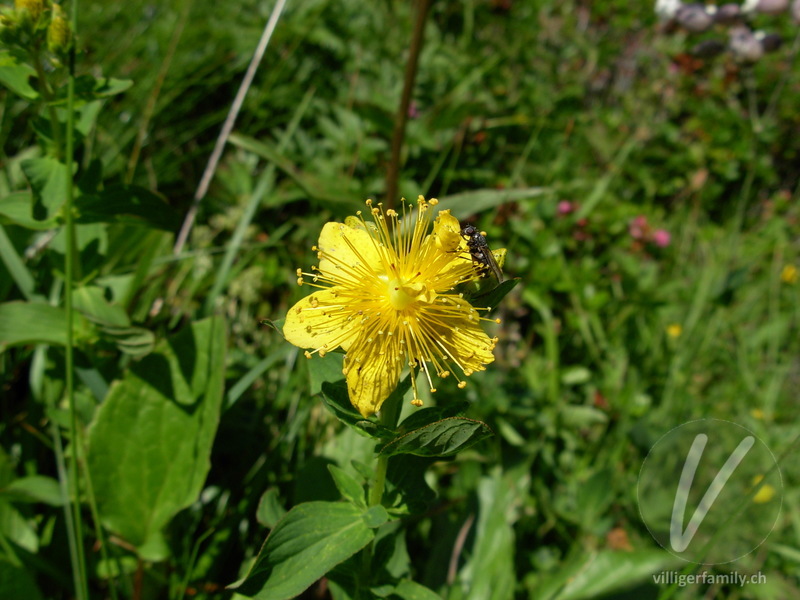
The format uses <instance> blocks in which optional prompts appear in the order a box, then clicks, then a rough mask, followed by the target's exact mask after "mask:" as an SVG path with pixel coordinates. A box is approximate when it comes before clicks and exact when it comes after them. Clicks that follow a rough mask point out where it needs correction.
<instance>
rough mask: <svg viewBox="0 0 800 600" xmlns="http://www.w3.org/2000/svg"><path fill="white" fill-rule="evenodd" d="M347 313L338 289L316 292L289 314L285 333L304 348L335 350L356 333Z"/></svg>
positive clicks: (292, 341)
mask: <svg viewBox="0 0 800 600" xmlns="http://www.w3.org/2000/svg"><path fill="white" fill-rule="evenodd" d="M346 314H347V313H346V312H345V311H344V310H343V309H342V304H341V301H340V300H339V298H338V296H337V291H336V289H335V288H332V289H327V290H320V291H318V292H314V293H313V294H311V295H310V296H306V297H305V298H303V299H302V300H300V301H299V302H298V303H297V304H295V305H294V306H293V307H292V308H290V309H289V312H288V313H286V321H285V322H284V324H283V336H284V337H285V338H286V340H287V341H288V342H290V343H292V344H294V345H295V346H298V347H300V348H314V349H315V350H319V349H323V350H325V351H330V350H335V349H336V348H338V347H339V346H341V345H343V344H345V345H346V344H347V343H348V342H349V341H350V340H351V338H352V337H353V336H354V335H355V329H354V326H353V322H352V321H348V320H347V318H346Z"/></svg>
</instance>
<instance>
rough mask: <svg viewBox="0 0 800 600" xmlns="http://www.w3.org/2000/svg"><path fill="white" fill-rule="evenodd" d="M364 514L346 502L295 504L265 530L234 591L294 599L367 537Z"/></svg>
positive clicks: (265, 598)
mask: <svg viewBox="0 0 800 600" xmlns="http://www.w3.org/2000/svg"><path fill="white" fill-rule="evenodd" d="M373 508H378V507H373ZM384 512H385V511H384ZM368 514H371V513H365V512H364V510H363V509H360V508H358V507H356V506H354V505H352V504H350V503H347V502H307V503H305V504H300V505H298V506H296V507H294V508H293V509H292V510H290V511H289V512H288V513H287V514H286V516H285V517H284V518H283V519H281V521H280V522H279V523H278V525H277V526H276V527H275V529H273V530H272V532H271V533H270V534H269V537H267V541H266V542H265V543H264V547H263V548H262V549H261V552H259V555H258V558H257V559H256V562H255V564H254V565H253V568H252V569H251V570H250V573H248V574H247V577H246V578H245V579H244V581H243V582H242V583H241V584H240V585H239V586H238V588H237V590H236V591H237V592H238V593H240V594H244V595H246V596H250V597H253V598H257V599H260V600H288V599H289V598H294V597H295V596H297V595H299V594H300V593H302V592H303V591H304V590H305V589H307V588H308V587H309V586H310V585H311V584H312V583H314V582H315V581H316V580H317V579H319V578H320V577H322V576H323V575H325V573H327V572H328V571H330V570H331V569H332V568H333V567H335V566H336V565H338V564H339V563H341V562H343V561H345V560H347V559H348V558H349V557H351V556H352V555H353V554H355V553H356V552H358V551H359V550H361V549H362V548H363V547H364V546H366V545H367V544H368V543H369V542H370V541H372V539H373V538H374V537H375V532H374V530H373V529H371V528H370V526H369V525H368V524H367V521H366V517H367V515H368Z"/></svg>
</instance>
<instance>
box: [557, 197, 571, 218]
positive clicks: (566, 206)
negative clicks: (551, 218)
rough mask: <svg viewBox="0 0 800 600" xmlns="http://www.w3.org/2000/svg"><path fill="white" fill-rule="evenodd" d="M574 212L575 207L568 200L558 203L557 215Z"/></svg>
mask: <svg viewBox="0 0 800 600" xmlns="http://www.w3.org/2000/svg"><path fill="white" fill-rule="evenodd" d="M574 210H575V206H574V205H573V204H572V202H570V201H569V200H562V201H561V202H559V203H558V214H559V215H561V216H564V215H568V214H570V213H571V212H572V211H574Z"/></svg>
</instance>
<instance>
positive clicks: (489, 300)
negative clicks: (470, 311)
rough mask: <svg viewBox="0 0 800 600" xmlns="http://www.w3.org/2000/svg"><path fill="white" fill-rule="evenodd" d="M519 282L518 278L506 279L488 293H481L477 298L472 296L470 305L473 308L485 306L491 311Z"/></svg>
mask: <svg viewBox="0 0 800 600" xmlns="http://www.w3.org/2000/svg"><path fill="white" fill-rule="evenodd" d="M520 281H522V280H521V279H520V278H519V277H515V278H514V279H506V280H505V281H504V282H503V283H501V284H499V285H497V286H496V287H494V288H492V289H491V290H490V291H488V292H486V293H482V294H480V295H479V296H473V297H472V298H471V299H470V303H471V304H472V305H473V306H486V307H488V308H492V309H494V308H497V307H498V306H499V305H500V302H502V301H503V298H505V297H506V296H507V295H508V293H509V292H510V291H511V290H513V289H514V288H515V287H516V286H517V284H518V283H519V282H520Z"/></svg>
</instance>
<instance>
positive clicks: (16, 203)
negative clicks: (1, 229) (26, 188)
mask: <svg viewBox="0 0 800 600" xmlns="http://www.w3.org/2000/svg"><path fill="white" fill-rule="evenodd" d="M33 208H34V200H33V195H32V194H31V193H30V192H14V193H13V194H9V195H8V196H6V197H5V198H3V199H2V200H0V223H2V224H3V225H19V226H20V227H25V228H26V229H35V230H40V231H41V230H44V229H53V228H54V227H56V226H57V225H58V221H57V220H56V219H55V218H48V219H43V220H41V221H40V220H38V219H34V218H33Z"/></svg>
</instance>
